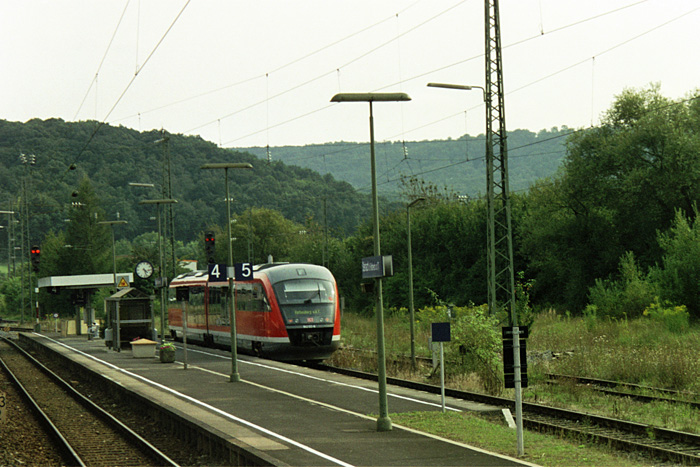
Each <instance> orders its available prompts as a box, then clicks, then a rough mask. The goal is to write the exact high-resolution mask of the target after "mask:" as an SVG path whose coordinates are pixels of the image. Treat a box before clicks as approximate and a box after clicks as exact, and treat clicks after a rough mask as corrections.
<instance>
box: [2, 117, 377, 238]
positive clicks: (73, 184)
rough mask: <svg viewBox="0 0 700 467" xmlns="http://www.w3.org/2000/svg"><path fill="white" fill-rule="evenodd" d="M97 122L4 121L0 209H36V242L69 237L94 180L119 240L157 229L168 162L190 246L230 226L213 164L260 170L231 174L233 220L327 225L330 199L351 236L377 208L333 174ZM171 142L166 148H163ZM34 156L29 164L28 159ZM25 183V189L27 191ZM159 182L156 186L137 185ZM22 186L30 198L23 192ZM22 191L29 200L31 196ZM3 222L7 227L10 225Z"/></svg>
mask: <svg viewBox="0 0 700 467" xmlns="http://www.w3.org/2000/svg"><path fill="white" fill-rule="evenodd" d="M96 128H97V123H96V122H94V121H87V122H77V123H69V122H65V121H63V120H60V119H49V120H44V121H42V120H39V119H34V120H30V121H28V122H26V123H19V122H9V121H5V120H0V210H15V211H17V210H18V206H19V204H18V203H19V200H20V199H22V197H23V196H25V199H26V200H27V201H28V203H29V210H28V211H29V213H30V231H31V232H32V238H34V237H37V238H43V235H45V234H46V233H47V232H48V231H50V230H54V231H57V230H61V228H62V225H63V223H64V219H65V218H67V217H68V216H67V208H68V207H69V206H70V205H71V203H72V202H73V201H75V199H76V198H74V197H73V196H72V194H73V192H75V191H76V190H77V189H78V187H79V185H80V183H81V181H82V180H83V179H84V178H85V177H86V176H87V177H88V178H89V180H90V182H91V184H92V186H93V188H94V190H95V192H96V193H97V195H98V197H99V199H100V201H101V205H102V207H103V208H104V211H105V216H106V218H107V219H117V217H118V218H119V219H122V220H127V221H128V224H127V225H124V226H120V228H119V229H115V234H116V236H117V238H121V237H126V238H134V237H136V236H137V235H139V234H141V233H144V232H148V231H153V230H156V228H155V224H154V223H153V221H152V220H151V218H152V217H153V216H155V208H153V207H148V206H144V205H139V204H138V202H139V201H140V200H144V199H160V198H162V197H163V194H162V190H161V187H162V186H163V174H164V163H163V162H164V160H166V159H167V158H166V157H165V155H166V154H169V159H170V167H171V174H172V177H171V179H172V197H173V198H174V199H176V200H177V201H178V204H177V205H175V206H174V213H173V214H174V218H175V220H176V225H175V231H176V234H177V236H178V238H180V239H182V240H184V241H191V240H194V239H196V238H197V236H198V234H199V233H201V232H202V231H203V230H205V229H206V228H207V227H208V226H210V225H214V224H216V225H224V226H225V225H226V222H225V219H226V203H225V202H224V201H225V184H224V173H223V170H201V169H200V167H201V165H202V164H205V163H213V162H250V163H251V164H252V165H253V166H254V169H253V170H229V178H230V181H231V183H230V186H231V197H232V198H233V199H234V201H233V203H232V212H233V213H234V214H235V213H241V212H243V211H244V210H246V209H248V208H250V207H254V208H268V209H274V210H277V211H280V212H281V213H282V214H283V215H284V216H285V217H286V218H288V219H290V220H293V221H296V222H298V223H301V224H304V223H305V222H306V221H307V220H308V219H314V220H315V221H316V222H318V223H321V222H323V215H324V199H325V204H326V212H327V220H328V225H329V227H330V228H332V229H333V230H334V231H338V232H339V233H340V232H345V233H350V232H353V231H354V230H355V228H356V226H357V224H358V222H360V221H362V220H363V219H364V218H366V217H369V213H370V207H371V201H370V199H369V197H368V196H367V194H358V193H357V192H356V191H355V189H354V188H353V187H352V186H351V185H350V184H348V183H346V182H340V181H336V180H334V178H333V177H332V176H330V175H325V176H322V175H319V174H318V173H317V172H315V171H313V170H310V169H306V168H300V167H297V166H289V165H287V164H285V163H283V162H280V161H279V160H275V161H272V162H271V163H269V164H268V162H267V161H266V160H259V159H257V158H256V157H255V156H253V155H250V154H246V153H244V152H237V151H234V152H232V151H230V150H226V149H221V148H218V147H217V146H216V145H215V144H213V143H210V142H207V141H204V140H203V139H201V138H199V137H192V136H182V135H171V134H168V133H167V132H166V133H164V134H162V133H161V132H160V131H148V132H138V131H134V130H131V129H128V128H125V127H113V126H109V125H102V126H101V127H100V128H99V130H98V131H97V132H95V129H96ZM163 136H165V139H166V140H167V143H163V142H158V141H161V140H163ZM21 154H24V155H25V156H31V155H33V156H35V163H34V164H31V161H30V159H29V158H28V157H25V158H24V161H26V162H23V160H22V158H21V157H20V155H21ZM25 182H26V183H25ZM134 182H136V183H153V184H154V185H155V187H154V188H144V187H134V186H130V185H129V183H134ZM23 186H24V187H26V190H25V191H23ZM23 193H26V195H24V194H23ZM3 223H4V221H3Z"/></svg>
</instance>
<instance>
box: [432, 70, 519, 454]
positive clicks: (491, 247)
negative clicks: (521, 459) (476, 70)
mask: <svg viewBox="0 0 700 467" xmlns="http://www.w3.org/2000/svg"><path fill="white" fill-rule="evenodd" d="M428 86H429V87H433V88H445V89H458V90H462V91H471V90H472V89H481V92H482V93H483V96H484V104H485V105H486V106H487V109H486V111H487V116H486V153H485V154H486V167H487V169H486V178H487V184H488V186H487V193H488V195H487V198H488V222H487V223H488V231H487V237H488V245H487V250H488V262H487V267H488V274H487V276H488V277H487V279H488V307H489V315H493V313H494V310H495V308H496V230H495V218H496V215H495V199H494V190H493V183H492V182H493V180H492V177H493V161H494V154H493V136H492V134H491V131H489V127H488V125H489V117H488V105H489V100H490V98H487V97H486V89H484V88H483V87H481V86H470V85H466V84H447V83H428ZM506 187H507V185H506ZM506 190H507V188H506ZM509 215H510V214H509ZM508 229H510V221H508ZM508 235H510V232H509V233H508ZM508 243H509V248H510V249H511V250H510V253H509V257H510V263H511V270H510V274H511V276H510V290H509V293H510V296H511V299H510V301H511V309H510V319H511V326H513V328H514V329H515V328H517V326H518V317H517V313H516V309H515V290H514V285H513V284H514V281H513V276H512V262H513V251H512V244H511V241H510V240H509V241H508ZM513 372H514V376H513V377H514V380H515V384H514V386H515V419H516V420H515V422H516V431H517V438H518V454H519V455H522V454H523V451H524V448H523V417H522V413H523V409H522V375H521V367H520V339H519V336H513Z"/></svg>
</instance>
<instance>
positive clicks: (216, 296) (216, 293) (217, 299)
mask: <svg viewBox="0 0 700 467" xmlns="http://www.w3.org/2000/svg"><path fill="white" fill-rule="evenodd" d="M220 303H221V288H219V287H210V288H209V304H210V305H213V304H220Z"/></svg>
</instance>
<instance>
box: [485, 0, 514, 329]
mask: <svg viewBox="0 0 700 467" xmlns="http://www.w3.org/2000/svg"><path fill="white" fill-rule="evenodd" d="M484 4H485V16H484V19H485V22H484V23H485V26H486V31H485V39H486V48H485V52H486V53H485V56H486V86H485V91H484V100H485V101H486V138H487V140H486V184H487V187H486V188H487V198H488V219H487V223H488V232H487V239H488V246H487V248H488V305H489V313H490V314H494V313H495V312H496V311H497V310H498V309H499V308H500V307H502V308H504V309H506V310H508V309H510V313H511V320H512V321H511V325H513V326H516V325H517V317H516V311H515V274H514V271H513V234H512V228H511V212H510V194H509V186H508V145H507V142H506V117H505V106H504V91H503V67H502V60H501V27H500V20H499V13H498V0H485V2H484Z"/></svg>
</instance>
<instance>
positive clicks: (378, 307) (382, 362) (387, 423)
mask: <svg viewBox="0 0 700 467" xmlns="http://www.w3.org/2000/svg"><path fill="white" fill-rule="evenodd" d="M410 100H411V98H410V97H408V94H406V93H403V92H392V93H341V94H336V95H335V96H333V98H332V99H331V102H368V103H369V139H370V146H369V147H370V165H371V172H372V211H373V214H372V228H373V231H374V256H380V255H381V248H380V246H379V204H378V198H377V170H376V161H375V155H374V115H373V113H372V103H373V102H399V101H410ZM374 281H375V287H374V300H375V314H376V315H377V379H378V382H379V418H378V419H377V431H390V430H391V419H390V418H389V410H388V403H387V394H386V357H385V354H384V304H383V302H382V300H383V299H382V278H381V277H378V278H376V279H375V280H374Z"/></svg>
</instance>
